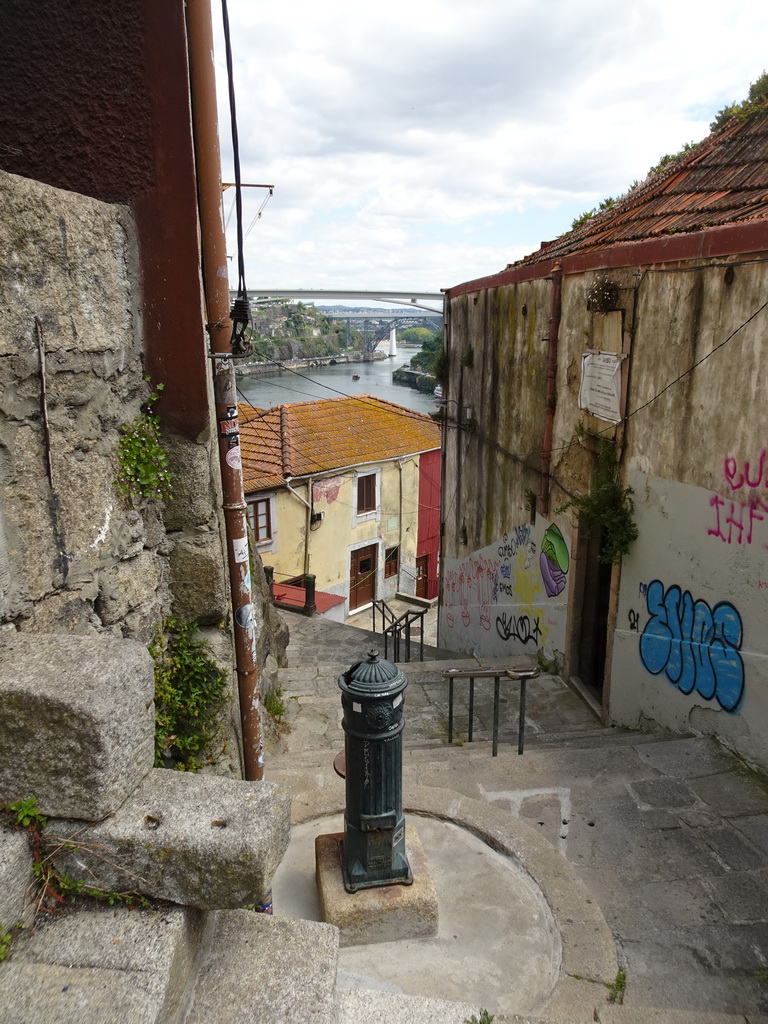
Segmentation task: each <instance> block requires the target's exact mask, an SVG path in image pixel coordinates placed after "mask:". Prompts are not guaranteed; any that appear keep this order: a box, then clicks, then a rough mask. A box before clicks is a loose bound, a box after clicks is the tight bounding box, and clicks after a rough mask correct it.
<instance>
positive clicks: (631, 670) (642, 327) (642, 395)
mask: <svg viewBox="0 0 768 1024" xmlns="http://www.w3.org/2000/svg"><path fill="white" fill-rule="evenodd" d="M726 270H727V268H724V267H722V266H712V267H710V268H706V269H701V270H696V271H688V272H684V273H677V274H654V275H651V279H650V280H649V282H648V285H647V290H643V291H642V292H641V295H640V299H639V318H638V329H637V332H636V337H635V341H634V346H633V365H632V391H633V397H632V400H631V404H630V408H638V407H640V406H642V405H643V404H644V403H645V402H647V401H648V400H649V399H652V398H653V396H654V395H656V394H658V393H659V392H660V391H661V390H662V388H664V387H665V385H666V384H667V383H668V382H669V381H670V380H674V379H675V378H676V377H678V376H680V375H681V374H683V373H684V372H685V371H686V370H687V369H688V368H689V367H691V366H693V365H694V364H695V363H696V362H698V361H699V360H700V359H702V357H705V356H707V355H708V354H709V353H713V354H712V355H711V356H709V358H706V359H705V361H704V362H702V363H701V364H700V365H699V366H698V367H696V369H694V370H693V372H692V373H689V374H687V375H686V376H685V377H683V379H682V380H680V382H679V383H678V384H676V385H675V386H674V387H672V388H670V389H669V390H668V391H666V392H665V393H664V394H663V395H662V396H661V397H660V398H659V399H658V400H656V401H654V402H653V403H652V404H651V405H649V406H648V407H647V408H646V409H643V410H642V411H640V412H638V413H637V415H636V416H634V417H633V418H632V419H631V420H630V428H629V430H628V434H627V438H628V442H629V443H628V450H627V465H628V479H629V483H630V484H631V485H632V486H633V488H634V490H635V507H636V511H637V518H638V525H639V527H640V538H639V540H638V541H637V543H636V544H635V546H634V547H633V549H632V551H631V552H630V555H629V556H628V557H627V558H626V559H625V560H624V564H623V566H622V576H621V590H620V604H619V610H618V616H617V626H616V642H615V648H614V660H613V669H612V688H611V705H610V711H611V715H612V717H614V718H615V720H616V721H620V722H626V723H630V722H631V723H637V722H640V721H642V720H643V719H652V720H654V721H656V722H659V723H661V724H662V725H664V726H668V727H672V728H681V729H686V728H691V729H694V730H696V731H698V732H704V733H712V734H714V735H717V736H718V737H720V738H721V739H723V740H724V741H725V742H727V743H728V744H729V745H731V746H732V747H733V748H734V749H736V750H737V751H738V752H739V753H740V754H742V756H744V757H746V758H747V759H748V760H750V761H752V762H753V763H755V764H758V765H761V766H762V767H763V768H768V740H767V739H766V737H767V736H768V639H767V638H766V632H765V623H766V621H767V620H768V434H767V433H766V417H765V416H764V415H763V414H762V412H761V409H762V404H763V402H762V391H763V390H764V382H765V376H766V345H765V339H766V331H768V326H766V323H765V321H764V320H762V319H761V316H760V315H758V316H757V317H755V319H754V320H752V321H751V322H749V323H747V321H748V320H749V318H750V317H751V316H752V315H753V314H754V313H755V311H756V310H757V309H759V307H760V306H762V304H763V302H764V301H765V294H766V287H767V286H768V271H767V270H766V267H765V264H762V263H755V264H751V265H743V266H738V265H737V266H735V267H734V270H733V273H732V274H730V273H729V274H726ZM762 316H764V314H762ZM741 325H744V326H743V327H742V326H741ZM734 332H736V333H734ZM728 338H730V339H731V340H730V341H726V339H728ZM723 342H725V344H724V345H723V347H722V348H720V349H719V350H718V351H714V352H713V350H714V349H715V348H716V347H717V346H719V345H721V344H722V343H723Z"/></svg>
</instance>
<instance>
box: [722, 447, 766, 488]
mask: <svg viewBox="0 0 768 1024" xmlns="http://www.w3.org/2000/svg"><path fill="white" fill-rule="evenodd" d="M766 458H768V450H766V449H765V448H763V450H762V451H761V452H760V455H759V457H758V461H757V471H756V473H755V475H754V478H753V476H752V475H750V463H749V462H747V461H746V460H745V462H744V469H743V470H741V472H740V471H739V464H738V462H737V461H736V459H734V458H733V456H732V455H728V456H727V457H726V459H725V464H724V473H725V479H726V480H727V481H728V486H729V487H730V488H731V490H732V491H740V490H741V489H742V487H745V486H746V487H750V488H755V487H762V486H763V484H765V486H767V487H768V478H765V477H764V476H763V470H764V469H765V460H766Z"/></svg>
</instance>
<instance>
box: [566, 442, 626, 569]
mask: <svg viewBox="0 0 768 1024" xmlns="http://www.w3.org/2000/svg"><path fill="white" fill-rule="evenodd" d="M618 474H619V466H618V460H617V458H616V446H615V445H614V444H613V442H612V441H607V440H605V439H603V440H602V441H601V442H600V451H599V453H598V457H597V467H596V470H595V475H594V479H593V481H592V486H591V487H590V489H589V491H588V493H587V494H579V495H577V496H576V497H575V498H573V499H572V500H571V501H569V502H566V504H565V505H561V507H560V508H558V509H556V514H559V513H561V512H566V511H568V509H571V508H575V509H576V510H577V512H578V518H579V528H580V529H583V530H589V531H591V530H601V531H602V545H601V548H600V554H599V556H598V559H599V561H601V562H603V563H604V564H605V565H612V564H614V563H616V562H618V561H619V560H620V558H621V556H622V555H626V554H627V552H628V551H629V549H630V547H631V545H632V543H633V542H634V541H635V540H637V536H638V530H637V523H636V522H635V506H634V503H633V502H632V498H631V494H632V488H631V487H622V486H621V483H620V482H619V479H618Z"/></svg>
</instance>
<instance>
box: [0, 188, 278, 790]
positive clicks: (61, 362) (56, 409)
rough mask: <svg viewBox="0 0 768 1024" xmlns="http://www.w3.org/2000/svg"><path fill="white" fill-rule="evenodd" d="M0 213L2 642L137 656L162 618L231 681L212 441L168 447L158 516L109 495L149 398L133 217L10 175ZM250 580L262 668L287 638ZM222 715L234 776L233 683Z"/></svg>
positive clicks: (174, 440) (176, 440) (175, 441)
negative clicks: (125, 435) (74, 643)
mask: <svg viewBox="0 0 768 1024" xmlns="http://www.w3.org/2000/svg"><path fill="white" fill-rule="evenodd" d="M0 205H1V206H2V209H3V212H4V213H3V218H2V222H1V223H0V250H1V251H2V252H3V253H5V254H6V259H5V261H4V265H3V266H2V267H0V631H2V630H18V631H20V632H33V633H45V634H51V633H69V634H78V635H97V634H106V635H112V636H114V637H120V638H129V639H135V640H138V641H140V642H142V643H144V644H146V643H147V642H148V641H149V639H150V637H151V635H152V631H153V629H154V626H155V624H156V623H157V622H158V621H159V620H160V619H161V618H162V617H163V615H166V614H168V613H172V614H174V615H175V616H177V617H178V618H181V619H184V620H185V621H193V622H197V623H198V624H199V625H200V626H201V628H202V629H203V632H204V635H205V636H206V638H207V639H208V640H209V641H210V642H211V647H212V650H213V652H214V654H215V656H216V658H217V660H218V661H219V662H220V663H221V664H222V665H223V666H225V667H227V668H229V669H232V670H233V669H234V665H233V652H232V644H231V642H230V631H229V628H228V618H229V586H228V576H227V569H226V558H225V546H224V544H223V542H222V541H223V538H222V516H221V512H220V509H221V493H220V489H219V482H218V480H219V475H218V467H217V465H216V458H217V453H216V449H215V442H213V443H212V442H211V434H210V433H209V434H208V435H207V436H203V437H200V438H199V439H198V440H197V441H191V440H188V439H186V438H182V437H179V436H178V435H174V436H165V437H164V439H163V444H164V448H165V450H166V453H167V456H168V461H169V466H170V470H171V475H172V495H171V497H170V498H169V499H168V501H167V502H166V503H165V505H163V503H161V502H157V503H151V504H147V503H142V504H140V505H138V506H136V507H134V506H133V505H132V504H131V503H130V502H129V501H128V500H127V499H126V498H124V497H123V496H121V495H120V494H119V493H118V491H117V489H116V487H115V478H116V476H117V470H118V462H117V449H118V441H119V437H120V434H119V428H120V426H121V425H122V424H125V423H127V422H130V421H131V420H133V419H134V418H135V417H136V416H138V415H139V413H140V411H141V408H142V403H143V402H145V400H146V398H147V396H148V393H149V389H148V384H147V382H146V380H145V378H144V368H143V329H142V320H141V314H140V309H141V306H140V297H141V296H140V287H139V284H138V282H139V269H138V256H137V251H138V250H137V243H136V232H135V228H134V224H133V221H132V218H131V214H130V212H129V211H128V210H127V209H126V208H124V207H122V206H116V205H108V204H104V203H101V202H98V201H97V200H94V199H90V198H87V197H85V196H81V195H78V194H75V193H72V192H64V191H61V190H59V189H55V188H51V187H49V186H46V185H42V184H40V183H38V182H33V181H29V180H27V179H24V178H19V177H16V176H14V175H10V174H6V173H4V172H0ZM192 340H194V339H192ZM199 345H200V348H201V349H203V348H204V345H205V341H204V339H203V338H200V339H199ZM255 569H256V571H255V572H254V590H255V596H254V604H255V605H256V607H257V610H258V612H259V615H258V616H257V620H258V627H257V628H258V636H257V654H258V657H259V662H260V663H261V664H263V663H264V661H265V660H266V658H267V656H268V655H270V654H272V655H274V657H275V658H276V659H278V660H280V659H281V658H282V656H283V655H284V652H285V645H286V642H287V633H286V630H285V628H284V627H283V626H282V624H281V622H280V620H279V618H278V617H277V615H276V613H275V612H274V609H272V607H271V605H270V603H269V600H268V594H267V591H266V587H265V586H262V585H261V584H263V580H262V578H261V577H262V575H263V574H261V573H260V572H259V569H260V564H259V563H258V559H257V565H256V566H255ZM232 677H233V680H234V671H233V672H232ZM230 708H231V711H230V714H229V716H228V717H229V719H230V721H229V727H228V729H227V732H228V734H229V737H230V740H231V742H230V743H229V749H230V756H229V757H228V758H227V759H226V763H225V765H224V766H223V770H226V771H231V772H233V773H238V772H239V763H238V755H237V750H238V743H237V739H236V738H237V733H238V725H237V721H238V718H239V714H238V709H237V698H236V688H235V686H234V684H233V687H232V701H231V704H230Z"/></svg>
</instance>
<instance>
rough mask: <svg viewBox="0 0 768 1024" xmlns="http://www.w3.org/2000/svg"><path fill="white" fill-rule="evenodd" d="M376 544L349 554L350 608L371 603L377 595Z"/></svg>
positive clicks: (352, 609)
mask: <svg viewBox="0 0 768 1024" xmlns="http://www.w3.org/2000/svg"><path fill="white" fill-rule="evenodd" d="M376 549H377V545H376V544H371V545H370V546H369V547H367V548H358V549H357V551H353V552H352V553H351V554H350V556H349V610H350V611H351V612H353V611H355V610H356V609H357V608H362V607H363V606H364V605H366V604H370V603H371V602H372V601H373V599H374V598H375V596H376Z"/></svg>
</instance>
